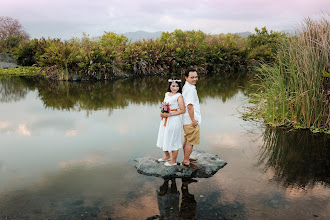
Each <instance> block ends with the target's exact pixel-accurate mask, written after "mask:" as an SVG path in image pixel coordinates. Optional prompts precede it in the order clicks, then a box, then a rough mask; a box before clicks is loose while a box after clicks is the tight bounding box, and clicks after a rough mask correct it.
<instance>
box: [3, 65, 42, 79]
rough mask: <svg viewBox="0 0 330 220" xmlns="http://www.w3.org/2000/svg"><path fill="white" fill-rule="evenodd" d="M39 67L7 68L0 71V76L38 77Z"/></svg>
mask: <svg viewBox="0 0 330 220" xmlns="http://www.w3.org/2000/svg"><path fill="white" fill-rule="evenodd" d="M39 70H40V68H39V67H30V66H28V67H18V68H9V69H0V76H27V77H34V76H40V75H42V73H40V71H39Z"/></svg>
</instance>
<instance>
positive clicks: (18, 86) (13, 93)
mask: <svg viewBox="0 0 330 220" xmlns="http://www.w3.org/2000/svg"><path fill="white" fill-rule="evenodd" d="M26 82H27V81H26V80H24V79H22V78H19V77H0V102H17V101H19V100H21V99H24V98H25V96H26V94H27V93H28V91H29V90H30V88H29V85H28V84H27V83H26Z"/></svg>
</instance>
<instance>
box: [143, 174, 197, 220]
mask: <svg viewBox="0 0 330 220" xmlns="http://www.w3.org/2000/svg"><path fill="white" fill-rule="evenodd" d="M170 181H171V184H169V182H170ZM193 182H197V180H194V179H192V178H182V186H181V195H182V199H181V205H180V204H179V203H180V192H179V191H178V189H177V185H176V179H175V178H165V179H164V183H163V184H162V185H161V186H160V187H159V190H157V202H158V208H159V212H160V215H155V216H152V217H149V218H147V220H151V219H161V220H177V219H195V216H196V208H197V203H196V200H195V196H194V195H192V194H190V193H189V189H188V185H189V184H190V183H193Z"/></svg>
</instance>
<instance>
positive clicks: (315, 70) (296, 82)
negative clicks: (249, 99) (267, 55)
mask: <svg viewBox="0 0 330 220" xmlns="http://www.w3.org/2000/svg"><path fill="white" fill-rule="evenodd" d="M261 70H262V72H263V73H262V79H263V89H262V90H263V91H265V93H264V94H263V95H262V97H263V98H264V101H265V102H262V101H260V102H259V104H260V106H259V109H261V110H262V116H263V117H264V119H265V121H266V122H267V123H268V124H271V125H273V126H283V125H284V126H293V127H296V128H309V129H312V130H316V131H319V130H320V129H321V130H322V129H323V130H324V129H325V130H328V131H329V129H330V86H329V79H330V78H329V71H330V26H329V20H328V19H326V18H325V17H324V18H322V19H319V20H312V19H310V18H307V19H305V20H304V21H303V24H302V26H301V31H300V32H299V33H298V35H297V36H292V37H290V38H287V39H286V40H285V41H284V43H283V44H281V46H280V48H279V50H278V53H277V62H276V64H274V65H272V66H270V65H267V64H263V65H262V67H261Z"/></svg>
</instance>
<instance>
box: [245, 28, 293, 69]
mask: <svg viewBox="0 0 330 220" xmlns="http://www.w3.org/2000/svg"><path fill="white" fill-rule="evenodd" d="M255 31H256V33H255V34H251V35H249V36H248V38H247V42H248V45H249V49H250V54H249V56H250V57H251V59H254V60H256V61H262V62H267V63H269V62H270V63H272V62H274V61H275V59H276V51H277V49H278V47H279V45H280V43H281V42H283V40H284V39H285V38H286V37H287V36H286V35H285V34H284V33H281V32H276V31H270V32H268V31H267V29H266V27H263V28H262V29H261V30H259V29H258V28H255Z"/></svg>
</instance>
